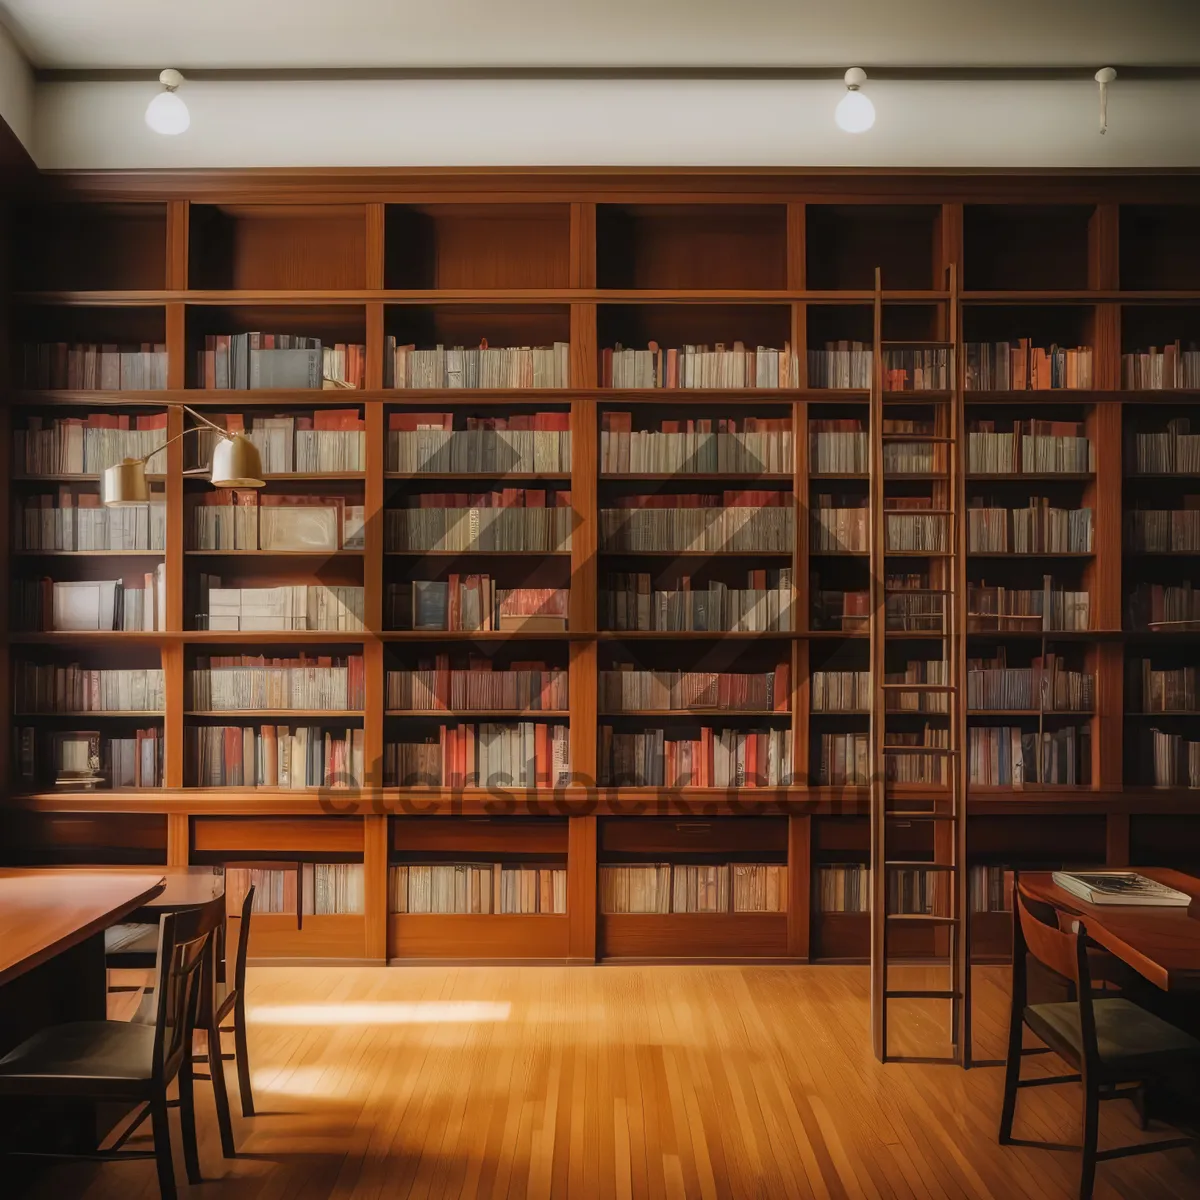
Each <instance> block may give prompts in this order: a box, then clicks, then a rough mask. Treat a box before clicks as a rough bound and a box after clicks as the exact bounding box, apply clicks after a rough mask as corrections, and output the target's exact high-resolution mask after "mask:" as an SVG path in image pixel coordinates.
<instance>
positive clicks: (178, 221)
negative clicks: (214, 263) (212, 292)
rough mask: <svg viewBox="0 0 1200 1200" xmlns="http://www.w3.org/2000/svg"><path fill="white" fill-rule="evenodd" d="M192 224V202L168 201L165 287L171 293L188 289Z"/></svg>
mask: <svg viewBox="0 0 1200 1200" xmlns="http://www.w3.org/2000/svg"><path fill="white" fill-rule="evenodd" d="M190 222H191V202H190V201H188V200H168V201H167V269H166V279H165V282H164V286H165V287H166V289H167V291H169V292H183V291H186V290H187V287H188V252H189V237H188V226H189V225H190Z"/></svg>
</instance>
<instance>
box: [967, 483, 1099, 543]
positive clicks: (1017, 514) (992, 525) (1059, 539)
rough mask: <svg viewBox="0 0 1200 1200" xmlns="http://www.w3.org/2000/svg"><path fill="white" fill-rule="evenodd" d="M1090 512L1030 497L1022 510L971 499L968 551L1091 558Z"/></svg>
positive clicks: (1045, 499) (968, 522)
mask: <svg viewBox="0 0 1200 1200" xmlns="http://www.w3.org/2000/svg"><path fill="white" fill-rule="evenodd" d="M1094 534H1095V528H1094V526H1093V523H1092V510H1091V509H1090V508H1055V507H1053V506H1052V504H1051V502H1050V501H1049V500H1048V499H1047V498H1046V497H1045V496H1033V497H1031V498H1030V501H1029V504H1028V506H1027V507H1025V508H1011V509H1010V508H1004V507H1001V506H999V505H998V504H995V503H994V502H992V501H988V500H981V499H973V500H970V501H969V502H968V505H967V549H968V551H969V552H971V553H977V554H997V553H1004V554H1007V553H1012V554H1090V553H1091V551H1092V541H1093V537H1094Z"/></svg>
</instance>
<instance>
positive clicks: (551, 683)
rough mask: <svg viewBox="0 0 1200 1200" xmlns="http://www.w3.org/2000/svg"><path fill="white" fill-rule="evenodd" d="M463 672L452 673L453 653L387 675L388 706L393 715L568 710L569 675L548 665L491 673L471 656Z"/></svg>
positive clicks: (519, 664) (484, 662)
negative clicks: (414, 667)
mask: <svg viewBox="0 0 1200 1200" xmlns="http://www.w3.org/2000/svg"><path fill="white" fill-rule="evenodd" d="M469 661H470V665H469V667H468V668H467V669H466V670H465V671H464V670H459V669H453V670H452V669H451V667H450V655H449V654H438V655H435V656H434V657H433V658H432V659H418V661H417V669H416V670H415V671H413V670H407V671H389V672H388V673H387V680H386V706H387V708H388V709H389V710H391V711H405V710H412V711H415V712H430V711H451V710H453V711H456V712H461V711H463V710H466V711H468V712H486V711H489V710H501V711H505V712H525V711H527V710H532V711H538V712H566V710H567V707H568V692H567V672H566V671H565V670H560V669H558V668H556V667H547V666H546V664H545V663H544V662H518V661H514V662H512V663H511V664H510V665H509V666H508V668H507V669H505V670H502V671H497V670H493V669H492V660H491V659H490V658H482V657H476V656H475V655H471V656H470V659H469Z"/></svg>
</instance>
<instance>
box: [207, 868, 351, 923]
mask: <svg viewBox="0 0 1200 1200" xmlns="http://www.w3.org/2000/svg"><path fill="white" fill-rule="evenodd" d="M251 887H253V888H254V903H253V905H252V907H251V909H250V911H251V912H252V913H284V914H297V913H299V914H303V915H305V916H308V915H317V914H327V913H328V914H336V913H361V912H363V911H365V900H366V889H365V871H364V869H363V864H362V863H310V862H306V863H296V864H295V865H288V866H286V867H284V866H279V867H231V866H227V867H226V868H225V911H226V912H227V913H228V914H230V915H231V916H232V915H234V914H236V913H239V912H241V908H242V903H243V901H244V900H245V898H246V893H247V892H248V891H249V890H250V889H251Z"/></svg>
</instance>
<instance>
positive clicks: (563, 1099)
mask: <svg viewBox="0 0 1200 1200" xmlns="http://www.w3.org/2000/svg"><path fill="white" fill-rule="evenodd" d="M909 974H910V975H911V976H912V977H913V980H912V981H913V982H914V983H916V982H917V975H918V974H926V975H928V974H929V973H928V972H918V970H917V969H915V968H914V969H911V970H910V972H909ZM1006 979H1007V969H1006V968H999V967H985V968H977V970H976V1048H977V1053H979V1054H980V1055H982V1056H986V1057H989V1058H998V1057H999V1056H1000V1054H1001V1051H1002V1046H1003V1039H1004V1033H1005V1027H1006V996H1005V985H1006ZM249 1001H250V1009H251V1033H250V1045H251V1056H252V1061H253V1065H254V1086H255V1088H256V1102H257V1104H258V1105H259V1108H260V1111H261V1115H260V1116H257V1117H255V1118H253V1119H252V1120H248V1121H243V1120H241V1118H240V1117H235V1121H236V1126H235V1132H236V1137H237V1142H238V1146H239V1148H240V1149H241V1151H242V1152H243V1153H242V1154H241V1156H240V1157H239V1158H237V1159H236V1160H230V1161H226V1160H223V1159H222V1158H221V1154H220V1146H219V1144H218V1141H217V1136H216V1129H215V1125H214V1121H213V1115H212V1100H211V1091H210V1090H209V1089H208V1085H206V1084H201V1085H199V1088H200V1106H201V1119H202V1128H201V1138H202V1143H201V1159H202V1164H203V1168H204V1172H205V1175H206V1180H207V1181H206V1182H205V1183H204V1184H202V1185H200V1186H198V1187H194V1188H191V1189H186V1190H184V1191H182V1193H181V1195H182V1196H184V1197H189V1198H195V1200H202V1198H203V1200H207V1198H212V1200H217V1198H218V1197H219V1198H221V1200H225V1198H229V1200H235V1198H237V1200H291V1198H296V1200H324V1198H326V1197H362V1198H367V1197H372V1198H374V1197H387V1198H388V1200H391V1198H393V1197H397V1198H398V1197H404V1196H422V1197H424V1196H481V1197H500V1196H519V1197H524V1196H554V1197H563V1196H570V1197H587V1198H589V1200H590V1198H592V1197H609V1196H612V1197H623V1196H653V1197H659V1196H662V1197H668V1196H670V1197H689V1198H690V1197H751V1196H762V1197H770V1198H772V1200H773V1198H775V1197H782V1196H878V1197H893V1196H896V1197H905V1196H907V1197H926V1196H933V1197H946V1198H948V1200H959V1198H960V1197H997V1198H1003V1200H1012V1198H1013V1197H1024V1196H1028V1197H1039V1198H1047V1200H1049V1198H1052V1197H1060V1196H1061V1197H1067V1196H1073V1195H1075V1194H1076V1188H1077V1179H1078V1167H1079V1159H1078V1156H1077V1155H1076V1154H1074V1153H1061V1152H1053V1151H1045V1150H1035V1149H1026V1148H1013V1147H1001V1146H999V1145H997V1143H996V1123H997V1117H998V1113H999V1105H1000V1092H1001V1071H1000V1068H999V1067H983V1068H978V1069H975V1070H972V1071H970V1072H964V1071H961V1070H959V1069H957V1068H953V1067H942V1066H908V1065H903V1066H901V1065H889V1066H886V1067H884V1066H880V1065H879V1064H878V1063H877V1062H876V1061H875V1059H874V1058H873V1057H872V1055H871V1052H870V1049H869V1039H868V1034H867V1016H868V1004H867V971H866V968H864V967H833V966H822V967H799V968H780V967H753V968H749V967H665V966H654V967H615V966H613V967H600V968H595V969H589V968H535V967H511V968H508V967H470V968H436V969H435V968H407V969H396V968H392V969H387V968H378V969H375V968H346V969H343V968H337V969H332V968H312V967H308V968H281V967H277V968H262V969H257V970H252V971H251V977H250V987H249ZM921 1003H923V1004H925V1006H926V1008H927V1009H928V1010H929V1011H928V1012H927V1013H926V1014H925V1015H924V1016H922V1015H921V1014H919V1013H916V1012H915V1011H914V1013H913V1014H911V1015H910V1019H909V1020H907V1021H905V1022H903V1024H904V1026H905V1029H906V1030H913V1031H917V1032H918V1033H919V1035H921V1036H925V1035H928V1037H929V1038H930V1039H931V1040H930V1041H929V1042H927V1043H926V1044H925V1045H920V1044H919V1040H913V1041H909V1040H908V1039H905V1042H904V1045H903V1048H904V1049H905V1050H909V1049H911V1050H919V1049H926V1050H937V1049H939V1048H941V1047H940V1046H939V1045H938V1044H937V1043H936V1037H937V1034H938V1031H939V1029H940V1028H941V1026H940V1024H939V1023H938V1021H937V1020H935V1018H940V1017H941V1015H942V1014H941V1013H938V1012H936V1011H934V1010H936V1009H939V1008H941V1007H942V1006H941V1005H940V1004H938V1003H931V1002H921ZM914 1008H915V1006H914ZM900 1024H901V1022H900V1020H899V1019H897V1021H896V1026H897V1029H898V1028H899V1025H900ZM1033 1061H1034V1062H1035V1063H1037V1064H1038V1066H1036V1067H1035V1068H1034V1069H1049V1070H1050V1071H1051V1073H1053V1072H1054V1071H1055V1069H1056V1068H1055V1062H1056V1060H1054V1059H1052V1058H1050V1057H1049V1056H1046V1057H1044V1058H1039V1059H1035V1060H1033ZM1042 1064H1044V1065H1042ZM1057 1069H1061V1064H1059V1065H1058V1068H1057ZM229 1077H230V1087H231V1089H233V1088H235V1086H236V1084H235V1081H234V1076H233V1072H232V1070H230V1073H229ZM234 1095H235V1097H236V1091H235V1092H234ZM235 1104H236V1099H235ZM1079 1104H1080V1100H1079V1090H1078V1087H1077V1086H1070V1085H1068V1086H1063V1087H1053V1088H1040V1089H1034V1090H1033V1091H1027V1092H1025V1093H1024V1094H1023V1095H1022V1097H1021V1100H1020V1105H1019V1107H1018V1113H1017V1126H1016V1132H1017V1134H1018V1136H1022V1137H1030V1138H1039V1139H1047V1140H1052V1141H1060V1142H1064V1141H1065V1142H1075V1141H1077V1140H1078V1136H1079ZM1131 1112H1132V1110H1131V1107H1130V1106H1129V1105H1128V1103H1126V1102H1124V1101H1120V1102H1114V1103H1112V1104H1108V1105H1105V1106H1104V1107H1103V1109H1102V1116H1101V1145H1102V1146H1105V1145H1113V1144H1117V1143H1119V1142H1125V1141H1136V1140H1140V1139H1142V1138H1144V1137H1146V1136H1147V1135H1142V1134H1139V1133H1138V1132H1137V1130H1136V1128H1135V1126H1134V1125H1133V1123H1132V1121H1131ZM1151 1136H1152V1135H1151ZM174 1144H175V1151H176V1169H177V1175H178V1176H179V1179H180V1183H181V1186H182V1185H183V1168H182V1163H181V1162H180V1155H179V1142H178V1130H177V1129H176V1140H175V1143H174ZM30 1194H31V1195H33V1196H35V1197H36V1198H37V1200H62V1198H63V1197H84V1198H86V1200H108V1198H117V1197H120V1198H121V1200H136V1198H139V1197H154V1196H156V1195H157V1187H156V1184H155V1179H154V1167H153V1164H152V1163H149V1162H139V1163H122V1164H116V1165H100V1166H94V1165H85V1164H70V1165H64V1166H59V1167H54V1168H53V1169H51V1170H49V1171H47V1173H46V1174H45V1175H44V1176H42V1177H41V1178H40V1179H39V1180H38V1182H37V1184H36V1185H35V1186H34V1188H33V1190H32V1192H31V1193H30ZM1095 1194H1096V1196H1097V1197H1115V1196H1120V1197H1135V1196H1136V1197H1168V1196H1179V1197H1182V1196H1187V1195H1192V1196H1197V1195H1200V1160H1198V1159H1197V1158H1196V1157H1195V1156H1193V1155H1192V1154H1191V1153H1190V1152H1189V1151H1175V1152H1173V1153H1171V1154H1165V1155H1153V1156H1146V1157H1143V1158H1136V1159H1126V1160H1122V1161H1117V1162H1113V1163H1107V1164H1103V1163H1102V1164H1101V1165H1100V1168H1099V1173H1098V1179H1097V1186H1096V1193H1095Z"/></svg>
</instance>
